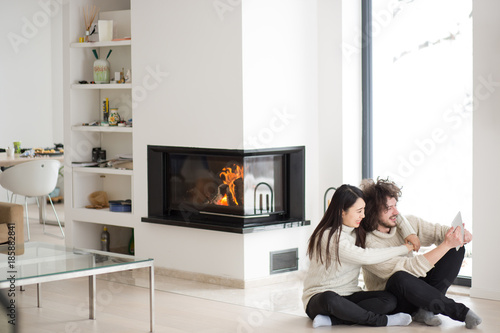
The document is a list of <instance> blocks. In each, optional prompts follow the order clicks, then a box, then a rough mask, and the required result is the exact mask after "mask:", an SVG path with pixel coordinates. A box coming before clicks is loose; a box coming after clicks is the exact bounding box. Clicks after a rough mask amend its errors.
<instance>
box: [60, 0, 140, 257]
mask: <svg viewBox="0 0 500 333" xmlns="http://www.w3.org/2000/svg"><path fill="white" fill-rule="evenodd" d="M94 5H95V6H96V7H98V8H100V12H99V14H98V17H96V19H95V21H94V24H97V21H98V20H99V19H107V20H113V22H114V32H115V34H114V36H113V38H115V39H124V38H126V40H118V41H106V42H97V41H94V42H87V43H79V42H78V41H79V38H80V37H82V35H83V31H82V23H83V14H82V13H83V11H82V10H83V8H87V6H88V7H91V6H94ZM68 7H69V8H68V10H67V11H66V14H67V15H68V17H67V19H65V20H64V21H65V22H66V23H65V24H67V25H68V26H67V27H65V31H67V33H66V36H67V43H65V45H66V49H65V55H66V56H67V61H65V62H64V63H65V64H64V76H65V82H66V85H65V86H66V87H65V109H66V112H65V119H64V128H65V131H64V132H65V134H64V136H65V137H64V141H65V165H66V168H64V170H65V171H64V172H65V202H66V205H65V220H66V221H65V223H66V229H67V231H66V235H67V237H66V245H68V246H71V247H73V246H74V247H84V248H94V249H100V244H99V239H100V233H101V231H102V229H103V227H104V226H107V227H108V231H109V232H110V235H111V244H110V248H111V250H112V251H119V252H123V251H124V250H123V249H127V248H128V243H129V241H130V238H131V236H132V233H133V229H134V198H133V194H134V191H133V178H134V171H133V170H122V169H113V168H98V167H73V166H72V163H73V162H86V161H91V160H92V149H93V148H96V147H100V148H101V149H103V150H106V159H113V158H116V157H118V156H119V155H124V154H126V155H132V154H133V151H132V140H133V132H134V129H133V127H126V126H125V127H122V126H120V127H118V126H83V125H82V124H89V123H93V122H101V121H102V120H103V101H105V100H106V99H107V100H108V101H109V108H110V109H111V108H118V113H119V114H120V116H121V119H122V120H126V121H128V120H130V119H132V118H133V117H132V116H133V108H132V83H130V82H128V83H109V84H80V83H79V82H80V81H87V82H91V81H93V63H94V61H95V60H96V57H95V55H94V52H93V50H95V51H96V53H97V56H98V57H99V58H100V59H102V58H104V57H106V56H109V57H108V61H109V63H110V77H111V78H114V74H115V72H123V73H124V74H125V73H126V72H127V71H128V70H130V71H131V72H132V73H133V69H132V61H131V53H132V52H131V48H132V41H133V39H132V38H131V22H130V0H81V1H74V2H73V1H71V2H69V3H68ZM117 33H119V35H117ZM94 38H98V37H94ZM110 51H111V52H110ZM96 191H104V192H106V194H107V197H108V199H109V200H126V199H130V200H132V211H131V212H112V211H110V210H109V209H90V208H86V206H89V205H90V204H91V202H90V200H89V196H90V194H92V193H94V192H96Z"/></svg>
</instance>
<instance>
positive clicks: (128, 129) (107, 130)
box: [71, 125, 132, 133]
mask: <svg viewBox="0 0 500 333" xmlns="http://www.w3.org/2000/svg"><path fill="white" fill-rule="evenodd" d="M71 129H72V130H73V131H77V132H99V133H132V127H118V126H81V125H74V126H71Z"/></svg>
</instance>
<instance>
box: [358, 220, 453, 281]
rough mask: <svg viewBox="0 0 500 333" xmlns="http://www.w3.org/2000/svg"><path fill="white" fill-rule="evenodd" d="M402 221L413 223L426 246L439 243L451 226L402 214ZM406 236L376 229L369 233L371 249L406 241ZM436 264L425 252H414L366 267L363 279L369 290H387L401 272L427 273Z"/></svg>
mask: <svg viewBox="0 0 500 333" xmlns="http://www.w3.org/2000/svg"><path fill="white" fill-rule="evenodd" d="M398 220H399V222H400V223H401V224H405V223H409V224H410V225H411V227H413V229H414V230H415V231H416V233H417V236H418V237H419V238H420V244H421V245H422V246H430V245H433V244H436V245H439V244H440V243H441V242H443V240H444V238H445V235H446V232H447V231H448V229H449V228H450V227H448V226H444V225H440V224H434V223H429V222H426V221H424V220H422V219H421V218H418V217H416V216H412V215H409V216H406V217H403V216H401V215H399V216H398ZM404 242H405V241H404V238H403V237H402V236H401V235H399V233H398V232H396V228H392V229H391V231H390V232H389V233H383V232H380V231H378V230H375V231H373V232H371V233H368V235H367V236H366V247H367V248H387V247H389V246H397V245H401V244H404ZM433 267H434V266H433V265H431V263H430V262H429V261H428V260H427V259H426V258H425V257H424V256H423V255H422V254H419V255H414V254H413V252H410V253H406V254H404V255H401V256H399V257H394V258H391V259H389V260H387V261H384V262H382V263H379V264H377V265H368V266H363V279H364V281H365V288H366V289H367V290H384V289H385V284H386V282H387V280H388V279H389V278H390V277H391V276H392V274H394V273H395V272H397V271H405V272H408V273H410V274H413V275H414V276H416V277H421V276H425V275H426V274H427V272H428V271H429V270H431V269H432V268H433Z"/></svg>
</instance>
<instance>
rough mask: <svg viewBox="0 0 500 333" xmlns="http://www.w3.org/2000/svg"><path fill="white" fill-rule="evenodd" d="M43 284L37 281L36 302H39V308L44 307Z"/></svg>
mask: <svg viewBox="0 0 500 333" xmlns="http://www.w3.org/2000/svg"><path fill="white" fill-rule="evenodd" d="M41 293H42V284H41V283H37V284H36V303H37V306H38V307H39V308H41V307H42V297H41V296H42V295H41Z"/></svg>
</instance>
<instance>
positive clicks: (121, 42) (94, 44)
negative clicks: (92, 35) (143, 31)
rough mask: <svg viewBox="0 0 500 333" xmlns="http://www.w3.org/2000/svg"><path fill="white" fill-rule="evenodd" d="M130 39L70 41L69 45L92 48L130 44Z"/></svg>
mask: <svg viewBox="0 0 500 333" xmlns="http://www.w3.org/2000/svg"><path fill="white" fill-rule="evenodd" d="M130 45H132V41H131V40H117V41H109V42H88V43H71V44H70V46H71V47H75V48H93V47H108V46H130Z"/></svg>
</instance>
